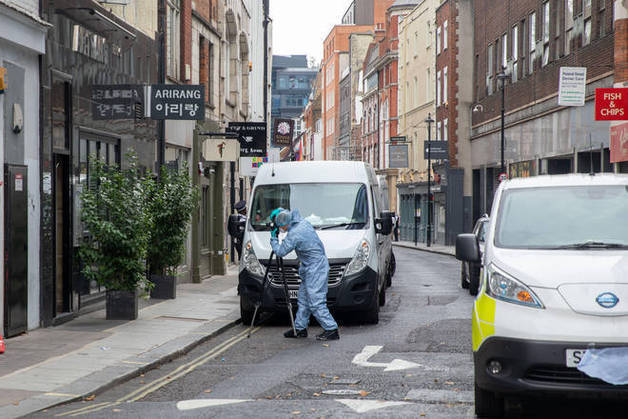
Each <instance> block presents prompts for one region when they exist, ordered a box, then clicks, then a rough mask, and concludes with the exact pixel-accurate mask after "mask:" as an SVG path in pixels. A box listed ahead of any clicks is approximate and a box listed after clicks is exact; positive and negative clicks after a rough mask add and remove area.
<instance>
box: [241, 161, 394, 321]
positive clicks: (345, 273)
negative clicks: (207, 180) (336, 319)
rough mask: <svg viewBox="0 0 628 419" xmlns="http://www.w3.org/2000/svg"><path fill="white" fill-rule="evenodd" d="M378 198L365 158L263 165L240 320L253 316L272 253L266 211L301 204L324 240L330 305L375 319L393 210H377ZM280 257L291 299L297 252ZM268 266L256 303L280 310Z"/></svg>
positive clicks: (276, 279)
mask: <svg viewBox="0 0 628 419" xmlns="http://www.w3.org/2000/svg"><path fill="white" fill-rule="evenodd" d="M379 197H380V194H379V186H378V182H377V178H376V177H375V171H374V170H373V169H372V168H371V167H370V166H369V165H368V164H366V163H362V162H349V161H342V162H340V161H316V162H287V163H273V164H266V165H264V166H263V167H261V168H260V170H259V172H258V174H257V177H256V178H255V184H254V186H253V191H252V193H251V200H250V205H249V211H248V214H249V216H248V219H247V223H246V229H245V233H244V239H243V246H242V258H241V262H240V274H239V283H238V293H239V295H240V309H241V314H242V320H243V322H245V323H249V322H250V321H251V318H252V316H253V311H254V303H255V302H256V301H258V299H259V296H260V294H261V292H262V280H263V277H264V273H265V272H266V268H267V266H268V259H269V257H270V253H271V247H270V219H269V217H270V213H271V212H272V211H273V210H274V209H275V208H278V207H282V208H286V209H291V210H292V209H298V210H299V212H300V214H301V216H302V217H303V218H304V219H306V220H308V221H309V222H310V223H311V224H312V225H313V226H314V228H315V229H316V230H317V233H318V235H319V237H320V239H321V241H322V242H323V245H324V246H325V252H326V254H327V258H328V259H329V266H330V271H329V291H328V294H327V304H328V306H329V308H330V309H332V310H334V311H335V312H354V313H358V315H359V318H360V319H363V320H364V321H366V322H367V323H373V324H374V323H377V322H378V321H379V307H380V305H384V304H385V301H386V287H385V283H386V281H387V279H388V278H387V275H388V273H389V271H390V270H389V265H390V252H389V251H388V252H386V250H387V249H386V247H385V246H381V243H383V242H385V241H386V240H383V237H385V236H389V235H390V233H391V230H392V217H391V216H390V214H389V213H386V212H384V213H379V212H378V210H379V209H380V208H381V207H382V204H381V202H379ZM279 238H280V240H281V238H282V235H280V236H279ZM283 261H284V273H285V275H286V278H287V281H288V285H289V292H290V297H291V299H293V300H295V301H296V298H297V292H298V289H299V284H300V282H301V279H300V278H299V274H298V260H297V258H296V254H295V253H294V252H291V253H290V254H288V255H287V256H286V257H284V258H283ZM269 272H270V274H269V280H268V284H267V286H266V288H265V291H264V294H263V297H262V305H261V308H260V309H261V310H264V311H278V310H281V309H283V310H285V297H284V290H283V288H282V280H281V275H280V274H279V271H278V268H277V266H276V263H273V264H271V266H270V270H269ZM295 306H296V304H295Z"/></svg>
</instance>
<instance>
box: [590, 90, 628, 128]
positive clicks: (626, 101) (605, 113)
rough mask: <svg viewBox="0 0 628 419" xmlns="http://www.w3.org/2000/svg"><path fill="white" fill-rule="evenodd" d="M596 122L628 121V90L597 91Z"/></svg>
mask: <svg viewBox="0 0 628 419" xmlns="http://www.w3.org/2000/svg"><path fill="white" fill-rule="evenodd" d="M595 120H596V121H628V88H625V87H623V88H617V89H595Z"/></svg>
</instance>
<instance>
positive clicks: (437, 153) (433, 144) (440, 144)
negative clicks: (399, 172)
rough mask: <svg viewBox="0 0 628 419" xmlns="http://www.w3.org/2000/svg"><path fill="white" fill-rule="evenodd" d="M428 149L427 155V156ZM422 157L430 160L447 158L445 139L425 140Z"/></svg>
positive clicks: (447, 145) (447, 151)
mask: <svg viewBox="0 0 628 419" xmlns="http://www.w3.org/2000/svg"><path fill="white" fill-rule="evenodd" d="M428 150H429V156H428ZM423 151H424V153H423V158H424V159H425V160H427V159H428V158H430V159H432V160H448V159H449V144H448V142H447V141H426V142H425V143H424V148H423Z"/></svg>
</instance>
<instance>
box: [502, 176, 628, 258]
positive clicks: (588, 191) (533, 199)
mask: <svg viewBox="0 0 628 419" xmlns="http://www.w3.org/2000/svg"><path fill="white" fill-rule="evenodd" d="M627 217H628V186H622V185H620V186H574V187H544V188H530V189H511V190H508V191H505V192H504V195H503V197H502V203H501V205H500V209H499V214H498V219H497V226H496V230H495V245H496V246H497V247H505V248H524V249H588V248H600V249H614V248H615V249H618V248H619V249H622V248H624V249H626V248H628V218H627Z"/></svg>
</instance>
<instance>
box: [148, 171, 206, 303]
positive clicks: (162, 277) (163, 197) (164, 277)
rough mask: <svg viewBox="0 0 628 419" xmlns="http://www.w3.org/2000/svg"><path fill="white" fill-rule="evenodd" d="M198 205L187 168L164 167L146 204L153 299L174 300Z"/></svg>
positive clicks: (196, 192)
mask: <svg viewBox="0 0 628 419" xmlns="http://www.w3.org/2000/svg"><path fill="white" fill-rule="evenodd" d="M197 204H198V191H197V189H196V188H195V187H194V186H193V185H192V183H191V181H190V176H189V175H188V168H187V165H184V167H183V168H182V170H177V169H176V168H174V169H173V168H169V167H166V166H163V167H162V169H161V176H160V178H159V181H157V182H155V183H153V189H152V191H151V193H150V202H149V212H150V213H151V219H152V222H153V225H152V227H151V229H150V242H149V246H148V266H149V272H150V282H151V283H152V284H153V287H152V289H151V294H150V295H151V297H152V298H161V299H169V298H175V297H176V292H177V276H176V274H177V266H179V264H180V263H181V262H182V260H183V257H184V255H185V241H186V239H187V235H188V228H189V225H190V220H191V217H192V212H193V211H194V210H195V209H196V208H197Z"/></svg>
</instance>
